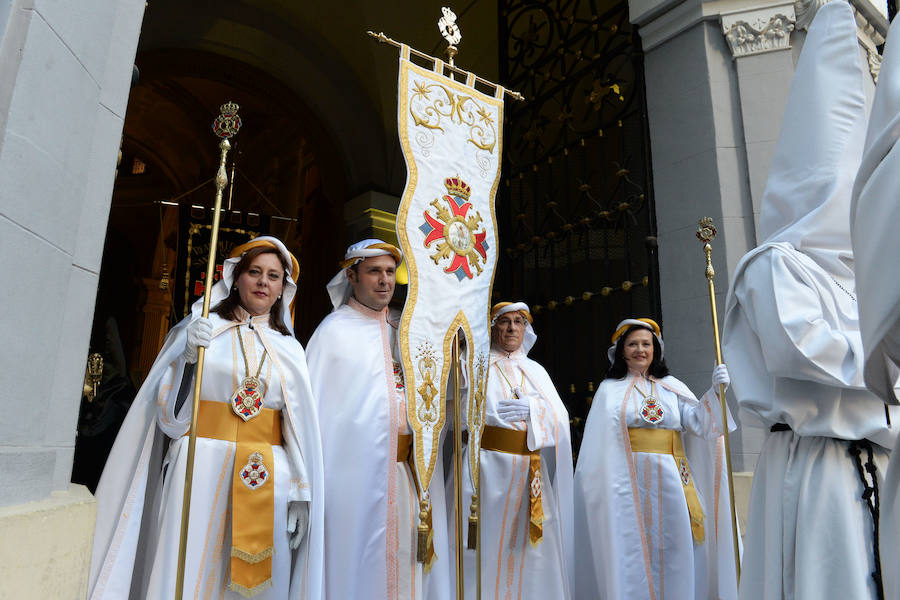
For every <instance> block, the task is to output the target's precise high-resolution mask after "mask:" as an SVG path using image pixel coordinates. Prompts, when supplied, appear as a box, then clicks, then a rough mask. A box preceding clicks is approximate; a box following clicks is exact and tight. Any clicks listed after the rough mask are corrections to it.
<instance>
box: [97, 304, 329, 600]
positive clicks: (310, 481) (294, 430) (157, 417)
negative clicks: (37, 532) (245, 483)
mask: <svg viewBox="0 0 900 600" xmlns="http://www.w3.org/2000/svg"><path fill="white" fill-rule="evenodd" d="M268 318H269V317H268V315H265V316H261V317H254V318H253V319H252V320H249V319H248V320H246V321H244V322H241V323H235V322H231V321H226V320H224V319H222V318H221V317H219V316H218V315H216V314H211V315H210V320H211V321H212V323H213V338H212V341H211V344H210V346H209V348H208V349H207V351H206V358H205V368H204V375H203V382H202V386H201V399H202V400H209V401H214V402H228V401H229V399H230V398H231V395H232V393H233V392H234V390H235V389H236V388H237V386H238V384H239V383H240V381H241V380H242V379H243V377H244V376H245V375H246V369H245V366H244V361H243V358H242V355H241V350H240V345H239V343H238V338H237V336H238V335H241V336H242V339H243V342H244V348H245V349H246V352H247V359H248V363H249V366H250V370H251V371H253V373H251V374H255V373H256V369H257V367H258V365H259V363H260V360H261V358H262V354H263V351H264V350H265V351H266V355H267V358H266V360H265V363H264V364H263V368H262V371H261V372H260V380H261V382H262V385H261V387H260V390H261V391H262V393H263V394H264V404H263V406H264V407H265V408H270V409H273V410H278V411H280V412H281V413H282V436H283V438H284V441H283V444H282V445H281V446H273V447H272V450H273V455H274V456H273V458H274V462H275V464H274V465H271V466H270V471H271V473H272V474H273V484H274V494H275V498H274V502H275V511H274V523H273V542H274V553H273V556H272V587H270V588H267V589H264V590H262V591H261V592H260V593H259V594H257V595H256V596H254V597H255V598H260V599H262V600H266V599H275V598H286V597H288V596H290V597H291V598H310V599H318V598H320V597H321V596H320V590H321V587H320V578H321V572H320V569H321V567H320V566H319V565H321V551H322V550H321V548H322V520H323V518H322V507H321V501H322V496H321V494H322V488H323V487H324V486H323V484H322V483H321V481H322V480H321V475H322V473H321V468H322V467H321V455H320V454H318V452H320V450H319V448H320V445H319V439H318V429H317V428H316V427H315V423H310V422H309V421H310V419H314V418H315V406H314V405H313V403H312V395H311V393H310V388H309V383H308V380H307V379H306V367H305V361H304V356H303V349H302V347H301V346H300V344H299V343H298V342H297V340H296V339H294V337H293V336H285V335H282V334H280V333H278V332H277V331H274V330H272V329H270V328H269V326H268ZM251 323H252V325H253V327H252V329H251V328H250V326H249V325H250V324H251ZM183 329H184V322H183V323H182V324H180V325H179V326H178V327H177V328H176V329H175V330H173V333H172V334H170V339H169V340H167V345H166V347H165V348H164V349H163V351H162V352H161V353H160V357H159V358H158V359H157V364H155V365H154V370H153V371H151V375H150V376H149V377H148V380H147V382H145V384H144V386H142V389H141V392H140V393H139V394H138V398H137V399H136V401H135V404H134V405H133V407H132V409H131V412H130V413H129V419H130V421H129V420H126V424H125V425H123V430H122V432H121V433H120V436H119V438H118V439H117V441H116V445H115V446H114V447H113V451H112V454H111V456H110V461H109V462H108V463H107V467H106V469H105V470H104V475H103V478H102V479H101V484H100V486H99V487H98V494H97V495H98V504H99V511H98V512H99V513H100V515H98V525H97V527H98V532H97V539H96V540H95V546H94V563H93V564H92V586H91V591H90V595H89V597H91V598H95V599H99V598H108V599H116V600H118V599H120V598H129V597H130V598H150V599H156V598H171V597H173V596H174V593H175V581H176V573H177V562H178V545H179V536H180V531H181V508H182V498H183V494H184V476H185V468H186V462H187V461H186V457H187V447H188V439H187V437H186V436H185V435H184V434H185V433H186V432H187V431H188V429H189V427H190V412H191V411H190V409H191V393H188V394H187V400H186V401H185V403H184V405H183V407H182V409H181V412H180V413H179V414H178V415H177V417H176V415H175V414H174V410H175V403H176V397H177V395H178V389H179V387H180V384H181V380H182V374H183V372H184V367H185V363H184V360H183V358H181V353H180V350H181V349H183V348H184V331H183ZM163 361H166V362H163ZM297 361H299V362H297ZM192 381H193V380H191V382H190V383H189V388H190V390H191V391H192V390H193V383H192ZM286 398H289V399H290V401H289V402H288V403H286V402H285V400H286ZM132 413H133V414H132ZM144 415H146V416H149V417H150V419H145V421H147V422H145V423H143V424H142V425H141V426H137V425H136V423H137V422H138V421H140V420H141V418H142V417H143V416H144ZM235 418H237V417H235ZM154 422H155V425H156V426H155V427H154ZM297 423H303V425H301V426H300V428H299V429H298V427H297V425H296V424H297ZM141 427H143V428H144V429H145V430H146V431H147V433H146V434H145V435H143V436H142V448H138V449H136V451H137V452H138V453H139V455H140V458H137V457H135V458H136V459H137V468H133V467H132V468H131V471H129V467H125V466H124V465H122V464H120V463H121V462H122V460H123V458H124V457H127V456H128V455H129V447H133V445H134V444H135V442H136V441H137V440H138V436H137V435H135V431H136V430H137V429H140V428H141ZM154 429H156V430H158V431H161V432H162V433H164V434H165V436H167V438H169V439H170V440H171V441H170V442H169V444H168V450H167V451H166V452H165V454H164V456H163V460H162V468H161V470H159V472H158V479H157V474H155V473H149V474H148V473H147V471H148V470H153V471H156V469H155V468H153V467H150V466H149V464H150V463H151V462H153V461H152V460H151V455H152V454H153V452H152V451H151V448H157V449H158V450H162V449H163V448H164V447H165V444H164V443H162V444H161V443H160V442H161V439H156V440H155V439H154V435H153V430H154ZM308 437H312V438H315V439H314V440H311V441H308V440H307V439H306V438H308ZM235 450H236V444H235V443H234V442H230V441H223V440H218V439H209V438H202V437H198V438H197V446H196V451H195V455H194V476H193V487H192V495H191V519H190V528H189V532H188V544H187V553H186V557H187V559H186V564H185V579H184V582H185V583H184V590H185V596H186V597H188V596H190V597H192V598H216V599H222V598H230V599H234V600H237V599H238V598H242V596H240V594H238V593H236V592H232V591H230V590H227V586H228V583H229V580H230V560H231V556H230V554H231V527H232V524H231V514H232V512H231V487H232V481H233V474H234V464H235V461H236V460H237V461H239V462H240V463H241V464H244V463H246V461H247V460H248V458H249V457H246V456H235ZM310 461H312V464H313V467H314V469H313V470H312V471H310V469H309V468H308V467H309V465H308V463H309V462H310ZM129 480H130V483H128V482H129ZM123 482H124V484H125V485H124V487H123ZM314 488H316V489H315V490H314ZM145 493H146V499H144V498H145V496H144V495H145ZM314 497H315V498H316V502H315V503H314V504H313V507H312V509H311V510H310V530H309V531H310V535H308V536H307V538H306V539H305V540H304V543H303V544H302V545H301V548H300V550H299V551H296V552H293V551H291V549H290V548H289V546H288V540H289V535H288V533H287V508H288V503H289V502H292V501H305V502H310V501H311V500H312V499H313V498H314ZM120 503H124V505H123V506H124V508H122V509H121V513H120V514H121V516H120V517H119V518H118V519H116V518H115V517H113V516H112V514H110V513H111V512H112V511H114V510H115V507H116V506H118V505H120ZM145 507H146V508H145ZM113 514H118V513H113ZM111 517H112V518H111ZM109 528H112V529H109ZM109 534H111V535H110V536H109V537H107V536H108V535H109ZM310 544H313V546H314V548H315V550H314V552H313V556H312V557H311V554H310ZM313 582H314V583H313ZM129 589H130V590H131V592H130V595H129V592H128V590H129Z"/></svg>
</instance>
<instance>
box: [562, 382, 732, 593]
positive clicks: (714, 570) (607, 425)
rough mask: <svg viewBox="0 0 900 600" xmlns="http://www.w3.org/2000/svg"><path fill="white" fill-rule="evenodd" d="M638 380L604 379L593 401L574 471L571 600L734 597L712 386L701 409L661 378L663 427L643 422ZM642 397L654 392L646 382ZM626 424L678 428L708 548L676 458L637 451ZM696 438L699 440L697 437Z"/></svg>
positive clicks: (727, 507) (678, 384)
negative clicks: (700, 538)
mask: <svg viewBox="0 0 900 600" xmlns="http://www.w3.org/2000/svg"><path fill="white" fill-rule="evenodd" d="M635 380H636V378H635V377H634V376H632V375H627V376H626V377H624V378H622V379H606V380H604V381H603V382H602V383H601V384H600V386H599V387H598V389H597V393H596V394H595V395H594V400H593V403H592V404H591V410H590V413H589V414H588V419H587V424H586V426H585V430H584V439H583V442H582V444H581V451H580V452H579V454H578V465H577V468H576V470H575V531H576V532H578V533H577V535H576V536H575V565H574V570H575V586H574V587H575V590H574V594H573V598H579V599H581V598H604V599H606V600H640V599H647V600H663V599H664V598H665V599H666V600H700V599H707V598H721V599H723V600H734V599H736V598H737V581H736V578H735V574H734V552H733V542H732V537H731V512H730V503H729V499H728V481H727V474H726V472H725V468H724V462H723V452H724V443H723V441H722V440H723V438H722V437H721V433H720V432H721V422H722V421H721V411H720V409H719V401H718V399H717V397H716V395H715V391H714V390H712V389H710V390H709V391H708V392H707V393H706V394H705V395H704V396H703V398H702V399H701V400H700V401H699V402H698V401H697V399H696V397H695V396H694V395H693V394H692V393H691V392H690V390H688V389H687V387H686V386H685V385H684V384H683V383H682V382H681V381H679V380H678V379H675V378H674V377H671V376H668V377H664V378H663V379H661V380H655V381H656V396H657V398H658V400H659V403H660V405H661V406H662V409H663V411H664V414H663V420H662V422H661V423H659V424H658V425H657V426H651V425H649V424H648V423H646V422H645V421H644V420H643V419H642V418H641V416H640V414H639V410H640V406H641V403H642V397H641V395H640V394H639V393H638V392H637V391H635V389H634V386H635ZM639 385H641V386H642V390H643V391H644V393H645V394H649V392H650V389H649V387H648V386H647V384H646V382H642V383H640V384H639ZM629 427H652V428H658V429H674V430H677V431H682V432H683V434H682V438H683V440H684V446H685V452H686V454H687V458H688V462H689V464H690V469H691V475H692V477H693V478H694V486H695V487H696V489H697V494H698V496H699V497H700V502H701V504H702V505H703V511H704V515H705V521H704V528H705V534H706V535H705V541H704V542H703V543H701V544H698V543H696V542H695V541H694V539H693V536H692V533H691V525H690V520H689V516H688V508H687V502H686V500H685V494H684V489H683V486H682V482H681V476H680V474H679V469H678V466H677V465H676V461H675V459H674V457H673V456H671V455H667V454H653V453H647V452H632V451H631V444H630V441H629V438H628V428H629ZM698 436H699V437H698Z"/></svg>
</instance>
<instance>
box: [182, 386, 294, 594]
mask: <svg viewBox="0 0 900 600" xmlns="http://www.w3.org/2000/svg"><path fill="white" fill-rule="evenodd" d="M197 435H198V437H204V438H212V439H217V440H224V441H228V442H235V443H236V444H237V448H236V450H235V457H234V475H233V477H232V482H231V503H232V514H231V583H230V586H229V587H231V589H233V590H235V591H238V592H240V593H241V594H242V595H244V596H250V595H255V594H258V593H259V592H261V591H263V590H264V589H266V588H267V587H269V586H270V585H271V581H270V580H271V578H272V552H273V550H274V544H273V540H274V537H273V524H274V515H275V482H274V481H273V479H274V474H275V460H274V454H273V452H272V446H279V445H281V442H282V436H281V412H280V411H277V410H272V409H270V408H262V409H260V412H259V414H258V415H256V416H255V417H253V418H252V419H250V420H249V421H246V422H245V421H244V420H243V419H241V418H239V417H238V416H237V415H235V414H234V411H233V410H232V408H231V405H230V404H227V403H225V402H213V401H209V400H201V401H200V412H199V413H198V415H197Z"/></svg>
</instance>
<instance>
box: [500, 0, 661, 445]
mask: <svg viewBox="0 0 900 600" xmlns="http://www.w3.org/2000/svg"><path fill="white" fill-rule="evenodd" d="M499 6H500V14H499V27H500V36H499V37H500V61H501V62H500V69H501V81H503V82H504V83H505V84H506V85H507V86H508V87H510V88H512V89H516V90H519V91H521V92H522V93H523V94H524V95H525V96H526V98H527V101H526V102H524V103H514V102H509V103H507V105H506V106H507V108H506V110H507V113H506V121H507V122H506V125H505V136H504V137H505V139H504V146H505V147H504V154H505V159H504V160H505V164H504V168H503V173H504V175H503V177H504V185H503V186H501V189H500V195H499V198H498V203H497V205H498V218H499V224H500V244H501V253H500V263H499V269H498V273H497V279H496V282H495V290H496V296H497V297H498V298H502V299H510V300H514V299H524V300H525V301H526V302H528V303H529V304H530V305H531V307H532V311H533V312H534V316H535V327H536V328H537V330H538V334H539V336H540V337H539V341H538V344H537V345H536V346H535V350H534V354H533V357H534V358H535V359H536V360H538V361H539V362H541V363H542V364H543V365H544V366H545V367H546V368H547V370H548V371H549V372H550V375H551V376H552V377H553V379H554V381H555V383H556V385H557V388H558V389H559V391H560V393H561V394H562V396H563V399H564V400H565V401H566V404H567V405H568V406H569V411H570V415H571V416H572V417H573V419H574V422H575V424H576V427H575V428H574V431H573V433H574V434H576V435H575V436H574V437H575V440H576V444H577V441H578V439H579V437H580V436H579V435H578V433H579V432H580V429H581V428H580V425H581V419H582V418H583V417H584V416H585V415H586V413H587V406H588V405H587V402H586V399H587V398H590V397H591V396H592V395H593V388H594V386H595V385H596V383H598V382H599V381H600V380H601V379H602V378H603V374H604V373H605V372H606V369H607V368H608V362H607V359H606V350H607V348H608V346H609V336H610V334H611V333H612V330H613V328H614V327H615V325H616V323H618V321H619V320H621V319H623V318H625V317H628V316H651V317H658V316H659V314H660V303H659V291H658V290H659V285H658V284H659V277H658V271H657V268H658V267H657V257H656V237H655V236H656V219H655V214H654V209H653V199H652V198H653V197H652V189H651V176H650V144H649V137H648V131H647V116H646V114H647V112H646V99H645V91H644V73H643V55H642V53H641V50H640V40H639V38H638V36H637V32H636V31H635V29H634V28H633V26H632V25H631V24H630V23H629V21H628V5H627V3H626V2H624V1H622V0H614V2H607V3H604V2H597V1H595V0H593V1H592V0H555V1H551V2H540V1H534V0H506V1H503V0H501V2H500V3H499Z"/></svg>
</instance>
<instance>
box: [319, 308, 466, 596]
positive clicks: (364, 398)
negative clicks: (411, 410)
mask: <svg viewBox="0 0 900 600" xmlns="http://www.w3.org/2000/svg"><path fill="white" fill-rule="evenodd" d="M387 316H388V312H387V309H385V310H384V311H382V312H375V311H373V310H370V309H368V308H366V307H364V306H362V305H361V304H359V303H358V302H356V301H355V300H353V299H351V300H350V304H343V305H341V306H339V307H338V308H337V309H336V310H335V311H334V312H332V313H331V314H329V315H328V316H327V317H325V319H324V320H323V321H322V323H320V324H319V326H318V327H317V328H316V331H315V333H314V334H313V336H312V338H311V339H310V340H309V344H308V345H307V349H308V356H309V370H310V374H311V376H312V382H313V391H314V393H315V395H316V398H317V400H318V402H319V420H320V428H321V431H322V442H323V452H324V457H325V485H326V489H327V493H328V511H327V512H326V514H325V537H326V540H327V544H326V556H325V581H326V589H327V595H328V597H329V598H333V599H335V600H338V599H343V598H346V599H348V600H349V599H351V598H352V599H356V598H360V599H362V598H365V599H367V600H375V599H379V598H384V599H387V600H395V599H397V598H401V599H407V598H422V597H423V591H424V597H425V598H428V599H440V598H449V596H450V593H451V591H452V584H451V582H450V577H449V564H450V563H451V561H452V560H453V557H452V556H451V554H450V551H449V549H448V544H447V531H446V524H445V522H444V520H443V519H442V518H438V515H443V514H444V511H445V507H444V492H443V488H442V483H443V473H442V472H440V471H439V472H437V474H436V476H435V481H434V483H433V484H432V486H431V490H430V492H431V500H432V505H433V515H434V516H433V519H432V520H433V524H434V545H435V552H436V554H437V560H436V562H435V564H434V566H433V568H432V569H431V572H430V573H428V574H426V575H424V585H425V589H424V590H422V588H421V587H420V588H418V589H414V587H415V584H416V582H417V581H419V580H421V579H422V575H421V573H420V572H421V570H422V567H421V565H418V564H416V563H415V562H414V561H415V547H414V545H413V544H414V542H415V535H416V531H415V527H416V525H417V524H418V513H417V510H416V509H417V507H418V503H417V502H416V499H415V487H414V484H413V480H412V478H411V477H410V475H411V470H410V469H409V467H408V465H406V464H405V463H398V462H397V460H396V457H397V434H398V432H399V431H400V430H401V429H403V428H405V424H406V416H405V414H401V412H400V404H401V403H400V402H399V401H398V399H397V396H396V394H395V389H396V388H395V385H396V384H395V378H394V372H393V364H392V351H391V341H390V340H391V333H390V331H389V328H390V327H391V326H392V325H391V324H390V323H388V320H387ZM440 464H441V463H440V461H438V467H440ZM410 510H412V511H413V512H412V514H411V515H410ZM401 536H402V538H403V539H402V540H401V539H399V538H400V537H401ZM410 545H413V553H412V558H411V560H410V557H409V556H408V554H404V555H402V556H401V555H400V554H399V553H400V552H401V551H404V550H408V549H409V547H410ZM417 571H418V572H417Z"/></svg>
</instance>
